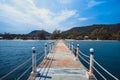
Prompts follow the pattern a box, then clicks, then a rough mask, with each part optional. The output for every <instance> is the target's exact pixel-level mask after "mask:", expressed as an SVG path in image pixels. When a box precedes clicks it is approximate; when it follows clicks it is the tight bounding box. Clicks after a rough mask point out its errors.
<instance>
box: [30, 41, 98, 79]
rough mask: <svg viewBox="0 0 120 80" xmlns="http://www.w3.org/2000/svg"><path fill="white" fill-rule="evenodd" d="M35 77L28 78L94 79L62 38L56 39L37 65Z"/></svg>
mask: <svg viewBox="0 0 120 80" xmlns="http://www.w3.org/2000/svg"><path fill="white" fill-rule="evenodd" d="M37 72H38V73H39V74H38V75H36V77H35V78H34V77H32V76H30V77H29V80H96V78H95V77H94V75H91V77H90V76H89V75H90V74H88V72H87V70H86V69H85V67H84V66H83V65H82V63H81V62H80V61H79V60H75V57H74V54H72V53H71V51H70V50H69V49H68V47H67V46H66V45H65V44H64V42H63V41H62V40H59V41H57V43H56V45H55V47H54V48H53V49H52V50H51V52H50V53H49V54H48V55H47V56H46V58H44V60H43V61H42V63H41V64H40V65H39V66H38V68H37Z"/></svg>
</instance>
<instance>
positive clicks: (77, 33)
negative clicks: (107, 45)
mask: <svg viewBox="0 0 120 80" xmlns="http://www.w3.org/2000/svg"><path fill="white" fill-rule="evenodd" d="M86 36H88V37H86ZM61 37H62V38H67V39H87V38H88V39H101V40H120V24H110V25H108V24H106V25H105V24H96V25H91V26H84V27H75V28H72V29H70V30H68V31H64V32H62V33H61Z"/></svg>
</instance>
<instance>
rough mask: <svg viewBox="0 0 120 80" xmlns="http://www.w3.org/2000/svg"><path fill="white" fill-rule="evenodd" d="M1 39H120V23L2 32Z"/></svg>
mask: <svg viewBox="0 0 120 80" xmlns="http://www.w3.org/2000/svg"><path fill="white" fill-rule="evenodd" d="M0 39H24V40H26V39H40V40H45V39H78V40H83V39H93V40H96V39H99V40H120V23H119V24H96V25H90V26H83V27H74V28H72V29H70V30H67V31H64V32H61V31H60V30H54V31H53V33H51V34H50V33H48V32H46V31H44V30H34V31H32V32H30V33H29V34H9V33H4V34H0Z"/></svg>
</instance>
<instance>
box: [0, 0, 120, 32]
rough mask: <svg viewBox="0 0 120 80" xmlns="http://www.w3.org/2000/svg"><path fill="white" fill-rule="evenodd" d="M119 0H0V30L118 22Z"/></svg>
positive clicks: (53, 28)
mask: <svg viewBox="0 0 120 80" xmlns="http://www.w3.org/2000/svg"><path fill="white" fill-rule="evenodd" d="M119 8H120V0H0V33H4V32H9V33H20V34H24V33H25V34H26V33H29V32H31V31H32V30H41V29H44V30H46V31H48V32H52V31H54V30H55V29H59V30H62V31H65V30H68V29H70V28H73V27H78V26H85V25H92V24H114V23H120V10H119Z"/></svg>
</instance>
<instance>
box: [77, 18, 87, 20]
mask: <svg viewBox="0 0 120 80" xmlns="http://www.w3.org/2000/svg"><path fill="white" fill-rule="evenodd" d="M78 20H80V21H86V20H88V18H79V19H78Z"/></svg>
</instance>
